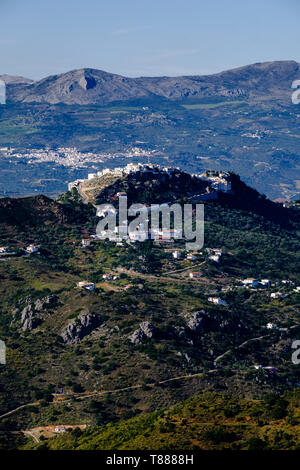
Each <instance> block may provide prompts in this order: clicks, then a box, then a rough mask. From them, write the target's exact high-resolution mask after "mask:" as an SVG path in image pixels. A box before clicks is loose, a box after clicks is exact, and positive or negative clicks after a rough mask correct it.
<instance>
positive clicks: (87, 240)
mask: <svg viewBox="0 0 300 470" xmlns="http://www.w3.org/2000/svg"><path fill="white" fill-rule="evenodd" d="M91 242H92V240H91V239H90V238H83V239H82V240H81V245H82V246H90V244H91Z"/></svg>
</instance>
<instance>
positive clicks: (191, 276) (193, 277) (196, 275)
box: [189, 272, 202, 279]
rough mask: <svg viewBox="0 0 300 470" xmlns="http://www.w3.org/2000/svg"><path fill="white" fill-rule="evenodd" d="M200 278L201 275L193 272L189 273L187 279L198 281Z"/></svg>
mask: <svg viewBox="0 0 300 470" xmlns="http://www.w3.org/2000/svg"><path fill="white" fill-rule="evenodd" d="M201 276H202V273H199V272H193V273H189V277H190V278H191V279H198V278H199V277H201Z"/></svg>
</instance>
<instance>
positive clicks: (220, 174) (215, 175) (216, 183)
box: [68, 163, 231, 192]
mask: <svg viewBox="0 0 300 470" xmlns="http://www.w3.org/2000/svg"><path fill="white" fill-rule="evenodd" d="M138 172H140V173H165V174H168V175H172V174H174V173H178V172H180V168H178V167H162V166H160V165H155V164H153V163H148V164H144V163H129V164H128V165H126V166H125V167H117V168H104V169H103V170H99V171H97V172H95V173H88V178H87V180H86V179H77V180H75V181H72V182H71V183H69V184H68V190H69V191H71V189H72V188H77V187H78V186H80V184H81V183H84V182H85V181H89V180H93V179H95V178H101V177H103V176H113V177H124V176H128V175H132V174H135V173H138ZM192 176H194V177H196V178H198V179H199V180H201V181H207V182H208V183H210V186H211V188H212V189H214V190H216V191H221V192H229V191H231V182H230V174H229V173H228V172H226V171H206V172H204V173H201V174H193V175H192Z"/></svg>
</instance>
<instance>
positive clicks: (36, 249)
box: [26, 245, 39, 254]
mask: <svg viewBox="0 0 300 470" xmlns="http://www.w3.org/2000/svg"><path fill="white" fill-rule="evenodd" d="M26 252H27V253H30V254H31V253H38V252H39V247H38V246H36V245H29V246H27V248H26Z"/></svg>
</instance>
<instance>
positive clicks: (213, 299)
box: [208, 297, 227, 306]
mask: <svg viewBox="0 0 300 470" xmlns="http://www.w3.org/2000/svg"><path fill="white" fill-rule="evenodd" d="M208 301H209V302H212V303H213V304H216V305H224V306H226V305H227V302H225V300H222V299H220V297H208Z"/></svg>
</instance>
